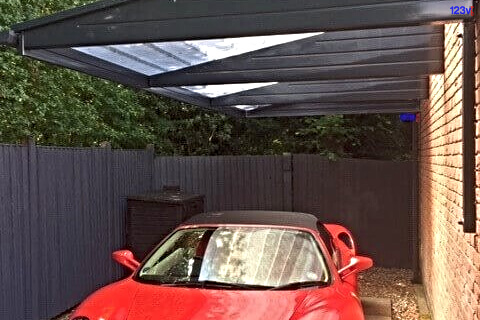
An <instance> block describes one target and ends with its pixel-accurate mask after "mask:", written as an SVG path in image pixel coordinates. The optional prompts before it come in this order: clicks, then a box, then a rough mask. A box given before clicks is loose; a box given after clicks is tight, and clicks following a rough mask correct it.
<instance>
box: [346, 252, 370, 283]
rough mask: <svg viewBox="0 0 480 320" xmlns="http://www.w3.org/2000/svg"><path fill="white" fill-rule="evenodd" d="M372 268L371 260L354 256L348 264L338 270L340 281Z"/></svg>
mask: <svg viewBox="0 0 480 320" xmlns="http://www.w3.org/2000/svg"><path fill="white" fill-rule="evenodd" d="M372 266H373V260H372V259H370V258H368V257H362V256H355V257H352V259H350V263H349V264H348V265H346V266H345V267H343V268H341V269H340V270H338V274H339V275H340V277H341V278H342V279H345V278H348V277H349V276H351V275H352V274H355V273H358V272H361V271H364V270H367V269H368V268H370V267H372Z"/></svg>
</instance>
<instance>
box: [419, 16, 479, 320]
mask: <svg viewBox="0 0 480 320" xmlns="http://www.w3.org/2000/svg"><path fill="white" fill-rule="evenodd" d="M462 32H463V26H462V25H461V24H449V25H446V28H445V73H444V74H443V75H435V76H431V77H430V101H429V103H428V104H425V105H424V106H423V107H422V112H421V123H420V242H421V245H420V260H421V269H422V274H423V281H424V284H425V289H426V293H427V299H428V301H429V304H430V307H431V309H432V313H433V316H434V319H435V320H440V319H448V320H451V319H456V320H460V319H465V320H474V319H477V320H478V319H480V302H479V301H480V288H479V286H480V271H479V270H480V251H479V247H480V241H479V234H480V228H479V227H478V226H477V234H476V235H474V234H464V233H463V231H462V227H461V226H460V225H459V224H458V221H460V220H462V116H461V111H462V40H461V39H460V38H458V37H457V35H458V34H459V33H462ZM477 34H478V32H477ZM479 40H480V39H479ZM478 44H480V41H478ZM477 51H478V49H477ZM477 64H478V62H477ZM477 70H478V66H477ZM479 84H480V72H478V79H477V87H478V85H479ZM479 97H480V90H479V89H477V102H478V98H479ZM476 114H477V119H480V107H479V108H477V113H476ZM479 150H480V124H479V125H478V126H477V152H478V151H479ZM476 162H477V168H479V165H480V155H478V156H477V161H476ZM477 185H478V186H480V173H477ZM477 207H478V209H477V210H478V212H480V189H478V188H477Z"/></svg>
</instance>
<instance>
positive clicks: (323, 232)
mask: <svg viewBox="0 0 480 320" xmlns="http://www.w3.org/2000/svg"><path fill="white" fill-rule="evenodd" d="M317 230H318V233H319V234H320V238H322V240H323V243H325V246H326V247H327V250H328V253H330V255H331V256H333V254H334V248H333V241H332V235H331V234H330V232H329V231H328V230H327V228H325V226H324V225H323V224H322V223H320V222H318V223H317Z"/></svg>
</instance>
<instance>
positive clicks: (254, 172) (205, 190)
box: [154, 156, 290, 211]
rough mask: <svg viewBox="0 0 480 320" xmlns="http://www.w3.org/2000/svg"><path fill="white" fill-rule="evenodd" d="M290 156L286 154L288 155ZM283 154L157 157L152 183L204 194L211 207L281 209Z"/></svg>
mask: <svg viewBox="0 0 480 320" xmlns="http://www.w3.org/2000/svg"><path fill="white" fill-rule="evenodd" d="M288 158H289V156H288ZM283 160H284V156H235V157H233V156H218V157H157V158H156V159H155V170H154V186H155V189H161V188H162V187H163V186H165V185H179V186H180V187H181V188H182V190H184V191H189V192H194V193H200V194H204V195H205V208H206V210H207V211H212V210H233V209H245V210H247V209H263V210H284V209H286V208H288V204H287V203H284V197H283V194H284V189H285V188H290V187H289V186H288V185H286V184H285V183H284V177H283V167H282V163H283Z"/></svg>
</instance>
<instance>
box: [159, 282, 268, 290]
mask: <svg viewBox="0 0 480 320" xmlns="http://www.w3.org/2000/svg"><path fill="white" fill-rule="evenodd" d="M160 284H161V285H164V286H172V287H174V286H182V287H199V288H228V289H243V290H253V289H262V288H263V289H265V288H270V287H265V286H261V285H250V284H243V283H228V282H220V281H213V280H202V281H199V280H179V281H173V282H164V283H160Z"/></svg>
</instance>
